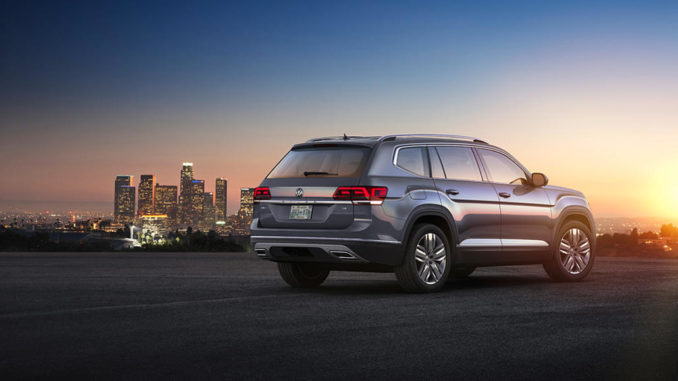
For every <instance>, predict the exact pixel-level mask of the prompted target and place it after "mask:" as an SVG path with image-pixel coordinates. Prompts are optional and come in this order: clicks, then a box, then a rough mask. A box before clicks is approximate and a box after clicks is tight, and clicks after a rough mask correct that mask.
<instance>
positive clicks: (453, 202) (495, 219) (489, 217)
mask: <svg viewBox="0 0 678 381" xmlns="http://www.w3.org/2000/svg"><path fill="white" fill-rule="evenodd" d="M429 157H430V161H431V174H432V176H433V181H434V183H435V186H436V188H437V190H438V191H439V192H440V199H441V203H442V205H443V206H444V207H445V208H447V210H449V211H450V213H451V214H452V216H453V217H454V220H455V223H456V225H457V234H458V238H459V248H461V249H462V250H461V253H462V255H463V256H464V258H463V260H464V261H465V262H467V263H469V262H478V263H482V262H484V261H483V260H480V257H481V256H482V255H481V252H483V251H489V252H493V251H497V252H499V251H501V241H500V239H501V227H500V223H501V211H500V209H499V199H498V196H497V193H496V191H495V189H494V187H493V186H492V185H491V184H490V183H488V182H486V181H484V180H485V179H484V178H483V175H482V172H481V169H480V166H479V164H478V161H477V159H476V157H475V155H474V153H473V149H472V148H471V147H468V146H463V145H436V146H430V147H429ZM468 252H474V254H470V255H466V254H465V253H468Z"/></svg>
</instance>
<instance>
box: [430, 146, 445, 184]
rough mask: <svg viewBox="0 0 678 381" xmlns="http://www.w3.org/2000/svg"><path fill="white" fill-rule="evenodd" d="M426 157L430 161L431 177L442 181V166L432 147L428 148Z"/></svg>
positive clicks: (443, 174) (443, 173) (443, 172)
mask: <svg viewBox="0 0 678 381" xmlns="http://www.w3.org/2000/svg"><path fill="white" fill-rule="evenodd" d="M428 157H429V158H430V159H431V177H434V178H436V179H444V178H445V171H444V170H443V165H442V163H441V162H440V158H439V157H438V152H436V149H435V148H433V147H428Z"/></svg>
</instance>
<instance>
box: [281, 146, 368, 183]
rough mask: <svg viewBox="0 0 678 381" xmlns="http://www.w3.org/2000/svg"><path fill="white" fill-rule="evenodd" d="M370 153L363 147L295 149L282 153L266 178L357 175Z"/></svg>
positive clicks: (360, 172)
mask: <svg viewBox="0 0 678 381" xmlns="http://www.w3.org/2000/svg"><path fill="white" fill-rule="evenodd" d="M369 153H370V149H369V148H363V147H322V148H317V147H314V148H302V149H296V150H292V151H290V152H289V153H288V154H287V155H285V157H284V158H283V159H282V160H281V161H280V163H278V165H277V166H276V167H275V168H273V170H272V171H271V173H270V174H269V175H268V178H269V179H282V178H296V177H360V175H361V174H362V172H363V168H364V167H365V162H366V161H367V157H368V156H369Z"/></svg>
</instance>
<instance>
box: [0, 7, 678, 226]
mask: <svg viewBox="0 0 678 381" xmlns="http://www.w3.org/2000/svg"><path fill="white" fill-rule="evenodd" d="M2 14H4V15H6V16H7V17H4V18H3V19H2V22H3V26H4V29H3V35H2V37H0V44H1V45H2V48H3V49H2V51H4V52H12V54H3V64H2V65H0V87H1V88H2V89H3V90H4V91H2V92H0V110H1V111H2V112H0V126H1V128H2V134H3V139H1V140H0V160H2V162H3V163H9V165H4V166H2V167H0V178H2V179H7V181H2V182H0V198H1V199H3V200H33V201H35V202H36V203H41V202H44V201H55V202H60V201H78V200H79V202H90V201H93V202H108V201H109V200H111V198H112V197H114V195H113V194H112V192H113V190H112V189H111V187H110V185H109V184H110V179H111V178H112V177H114V176H116V175H118V174H134V176H135V177H136V178H137V179H140V177H139V176H140V175H142V174H147V173H149V172H151V173H153V174H155V175H156V178H157V179H158V181H159V182H160V183H162V184H164V183H174V180H172V182H169V181H168V179H174V178H175V177H176V174H175V172H176V170H175V166H176V163H177V162H179V163H180V162H181V161H180V160H190V161H193V162H196V163H201V171H200V176H199V178H203V179H215V178H217V177H221V176H225V175H227V176H226V177H227V178H228V179H229V182H230V183H231V184H232V186H231V187H229V188H228V191H227V192H228V199H229V204H228V207H227V209H228V210H230V211H234V210H236V209H237V203H236V202H235V200H237V199H238V197H239V194H238V193H239V192H238V190H239V188H240V187H241V186H256V185H257V184H259V182H260V181H261V179H263V178H264V177H265V176H266V174H267V173H268V171H269V170H270V169H271V168H272V167H273V166H274V165H275V163H277V161H278V160H279V159H280V158H281V157H282V156H283V155H284V154H285V153H286V152H287V151H288V149H289V148H290V147H291V146H292V145H293V144H295V143H299V142H302V141H305V140H307V139H309V138H312V137H317V136H327V135H341V134H343V133H347V134H349V135H386V134H391V133H456V134H462V135H470V136H477V137H479V138H481V139H483V140H486V141H488V142H489V143H491V144H495V145H497V146H500V147H502V148H505V149H507V150H508V151H510V152H512V153H513V154H514V155H515V156H516V157H517V158H518V159H519V160H520V161H521V162H522V163H523V164H525V165H526V166H527V168H528V169H530V170H531V171H538V172H544V173H546V175H548V176H549V178H550V182H551V184H557V185H562V186H565V187H571V188H575V189H579V190H581V191H583V192H584V193H585V194H586V195H587V197H588V199H589V201H590V203H591V208H592V210H593V213H594V215H596V216H597V217H649V216H657V217H665V218H667V219H675V218H676V217H678V179H676V178H675V176H672V175H671V174H672V173H674V172H675V169H676V168H678V156H677V155H676V154H675V150H676V149H675V142H676V141H678V129H677V128H675V126H676V125H678V109H677V108H676V107H675V101H674V100H675V99H676V98H677V97H678V72H677V70H678V69H677V66H676V65H675V62H677V61H678V43H676V42H677V41H678V32H677V30H678V29H676V28H675V25H676V24H678V4H676V3H666V2H643V3H633V2H605V1H603V2H596V3H595V4H593V3H590V2H583V1H575V2H569V3H567V4H565V3H559V2H555V3H553V2H548V3H532V2H513V3H494V4H492V5H491V6H486V5H482V4H478V3H473V2H469V3H464V2H454V3H446V2H434V3H429V4H427V5H426V6H414V5H412V4H410V3H404V2H392V3H388V4H383V3H370V2H364V3H357V4H351V5H342V4H298V3H286V4H276V3H265V2H263V3H256V4H249V3H244V4H236V5H234V4H227V3H223V4H222V3H215V4H209V5H204V6H203V7H201V8H200V9H193V8H190V7H188V6H187V5H185V4H181V3H172V2H170V3H167V4H165V5H164V6H157V5H154V4H137V3H133V2H130V3H126V2H124V1H121V2H116V3H114V4H95V3H87V4H83V5H82V6H75V5H71V6H66V5H63V4H59V3H53V4H50V3H45V4H38V5H36V4H23V3H21V2H18V3H13V4H11V5H8V6H3V12H2ZM149 14H152V15H155V17H153V18H150V19H149V17H148V15H149ZM187 15H190V17H189V16H187ZM102 20H105V22H102ZM186 31H190V32H186ZM149 168H150V169H153V170H152V171H149ZM214 187H215V184H214V182H213V181H208V182H207V184H206V186H205V191H207V192H213V193H216V189H214Z"/></svg>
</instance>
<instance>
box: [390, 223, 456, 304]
mask: <svg viewBox="0 0 678 381" xmlns="http://www.w3.org/2000/svg"><path fill="white" fill-rule="evenodd" d="M430 234H433V235H430ZM425 237H426V238H425ZM421 242H423V244H420V243H421ZM440 245H442V247H443V248H444V252H440ZM452 263H453V262H452V250H451V246H450V244H449V242H448V240H447V236H446V235H445V233H443V231H442V230H440V228H439V227H437V226H435V225H432V224H420V225H416V226H415V227H414V229H413V232H412V234H411V235H410V238H409V240H408V242H407V246H406V248H405V256H404V258H403V263H402V264H401V265H400V266H397V267H396V268H395V275H396V278H397V279H398V283H399V284H400V287H402V289H403V290H405V291H406V292H434V291H439V290H440V289H441V288H443V286H445V282H446V281H447V278H448V276H449V274H450V269H451V268H452ZM441 264H442V266H441ZM426 266H428V270H426ZM441 267H442V269H441ZM434 269H435V270H434ZM436 270H437V271H436ZM420 273H421V274H422V275H421V276H420Z"/></svg>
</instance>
